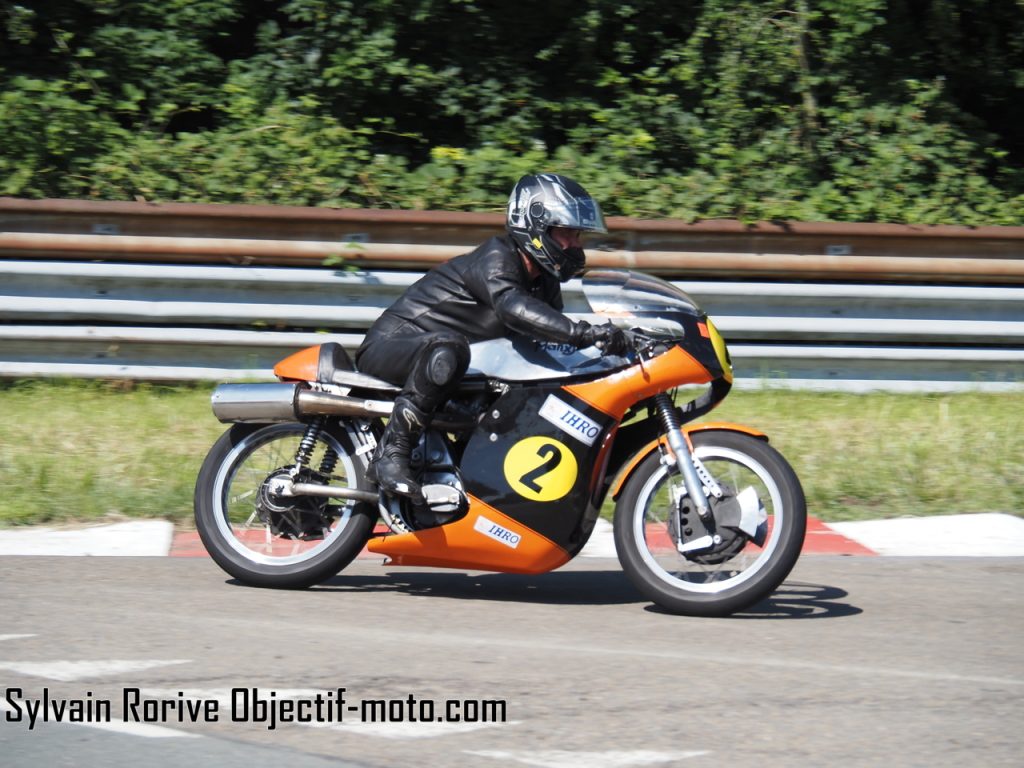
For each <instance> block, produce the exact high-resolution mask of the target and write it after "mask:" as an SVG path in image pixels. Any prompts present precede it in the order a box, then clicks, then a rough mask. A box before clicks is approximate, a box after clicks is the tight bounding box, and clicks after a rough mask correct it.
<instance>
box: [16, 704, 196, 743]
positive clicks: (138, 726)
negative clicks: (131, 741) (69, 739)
mask: <svg viewBox="0 0 1024 768" xmlns="http://www.w3.org/2000/svg"><path fill="white" fill-rule="evenodd" d="M0 712H10V713H12V714H18V715H20V714H22V713H20V712H18V710H16V709H15V708H14V707H12V706H10V705H9V704H7V703H6V702H3V701H0ZM46 725H74V726H80V727H82V728H95V729H96V730H99V731H111V732H113V733H123V734H125V735H127V736H141V737H142V738H146V739H199V738H202V737H201V736H200V735H199V734H198V733H186V732H185V731H176V730H174V729H173V728H165V727H163V726H162V725H151V724H149V723H131V722H128V723H114V722H110V723H102V722H101V723H88V722H84V723H73V722H70V721H58V720H49V721H47V722H46Z"/></svg>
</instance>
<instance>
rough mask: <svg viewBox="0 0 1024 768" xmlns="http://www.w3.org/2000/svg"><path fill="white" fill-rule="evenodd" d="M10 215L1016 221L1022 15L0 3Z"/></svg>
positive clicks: (698, 7) (783, 8)
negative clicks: (571, 212)
mask: <svg viewBox="0 0 1024 768" xmlns="http://www.w3.org/2000/svg"><path fill="white" fill-rule="evenodd" d="M0 83H2V91H0V194H3V195H17V196H23V197H76V198H94V199H146V200H167V201H172V200H176V201H208V202H266V203H280V204H296V205H327V206H370V207H384V206H388V207H399V208H440V209H454V210H493V209H496V208H498V207H500V206H501V204H502V203H503V201H504V199H505V196H506V195H507V192H508V189H509V188H510V187H511V184H512V182H513V181H514V179H515V178H516V177H517V176H518V175H520V174H521V173H522V172H526V171H529V170H534V169H549V170H558V171H561V172H565V173H568V174H571V175H573V176H575V177H577V178H578V179H580V180H581V181H582V182H583V183H584V184H585V185H587V186H588V187H590V188H591V189H592V191H593V192H594V193H595V194H597V195H598V196H599V197H600V198H601V199H602V200H603V201H604V202H605V207H606V209H607V211H608V212H609V213H620V214H626V215H634V216H673V217H680V218H686V219H695V218H706V217H739V218H743V219H761V218H786V219H804V220H841V221H905V222H921V223H938V222H946V223H961V224H1022V223H1024V6H1022V4H1021V3H1020V2H1019V0H892V2H884V0H820V1H819V2H813V0H761V1H757V0H728V2H727V1H726V0H705V2H693V3H678V2H672V3H667V2H664V0H573V1H572V2H569V1H568V0H543V2H537V1H536V0H519V1H518V2H515V3H508V2H502V1H501V0H123V1H118V0H52V1H50V2H46V1H45V0H40V1H39V2H33V0H18V1H17V2H8V1H6V0H0Z"/></svg>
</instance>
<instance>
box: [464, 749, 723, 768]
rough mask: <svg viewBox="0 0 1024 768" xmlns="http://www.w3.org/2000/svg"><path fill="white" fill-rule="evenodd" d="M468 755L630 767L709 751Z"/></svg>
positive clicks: (556, 766) (569, 766) (554, 765)
mask: <svg viewBox="0 0 1024 768" xmlns="http://www.w3.org/2000/svg"><path fill="white" fill-rule="evenodd" d="M466 754H468V755H478V756H480V757H492V758H494V759H495V760H515V761H516V762H519V763H524V764H526V765H536V766H540V768H632V766H640V765H659V764H661V763H671V762H674V761H677V760H688V759H689V758H691V757H700V756H701V755H707V754H710V752H708V751H707V750H694V751H689V752H655V751H653V750H646V749H642V750H633V751H609V752H569V751H567V750H555V749H551V750H537V751H531V752H525V751H524V752H518V751H508V752H506V751H504V750H482V751H469V750H467V751H466Z"/></svg>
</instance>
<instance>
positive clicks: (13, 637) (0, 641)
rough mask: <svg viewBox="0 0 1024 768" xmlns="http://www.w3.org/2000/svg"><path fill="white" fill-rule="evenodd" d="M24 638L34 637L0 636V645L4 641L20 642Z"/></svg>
mask: <svg viewBox="0 0 1024 768" xmlns="http://www.w3.org/2000/svg"><path fill="white" fill-rule="evenodd" d="M25 637H35V635H0V643H2V642H4V641H5V640H21V639H22V638H25Z"/></svg>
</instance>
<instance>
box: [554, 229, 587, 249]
mask: <svg viewBox="0 0 1024 768" xmlns="http://www.w3.org/2000/svg"><path fill="white" fill-rule="evenodd" d="M550 231H551V237H552V238H553V239H554V241H555V242H556V243H558V247H559V248H561V249H563V250H567V249H569V248H582V247H583V237H582V233H581V232H580V231H579V230H578V229H569V228H568V227H552V228H551V230H550Z"/></svg>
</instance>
